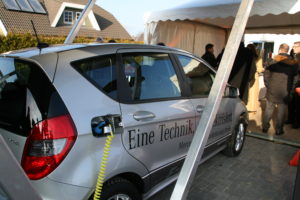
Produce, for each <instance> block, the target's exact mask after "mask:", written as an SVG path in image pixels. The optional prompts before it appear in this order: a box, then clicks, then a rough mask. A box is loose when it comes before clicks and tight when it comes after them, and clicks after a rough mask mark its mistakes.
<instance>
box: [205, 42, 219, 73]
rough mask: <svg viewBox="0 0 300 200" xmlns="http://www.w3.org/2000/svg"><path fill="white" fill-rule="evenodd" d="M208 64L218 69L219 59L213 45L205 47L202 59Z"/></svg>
mask: <svg viewBox="0 0 300 200" xmlns="http://www.w3.org/2000/svg"><path fill="white" fill-rule="evenodd" d="M201 58H202V59H204V60H205V61H206V62H208V63H209V64H210V65H211V66H212V67H213V68H214V69H217V68H218V63H217V59H216V57H215V55H214V45H213V44H207V45H206V46H205V53H204V54H203V55H202V57H201Z"/></svg>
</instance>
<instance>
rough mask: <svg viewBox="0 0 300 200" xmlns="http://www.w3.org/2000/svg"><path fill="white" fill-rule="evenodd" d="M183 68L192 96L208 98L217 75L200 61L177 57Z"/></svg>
mask: <svg viewBox="0 0 300 200" xmlns="http://www.w3.org/2000/svg"><path fill="white" fill-rule="evenodd" d="M177 57H178V60H179V62H180V64H181V66H182V68H183V71H184V74H185V77H186V80H187V82H188V85H189V87H190V89H191V93H192V96H207V95H208V94H209V92H210V89H211V87H212V84H213V81H214V77H215V73H214V72H213V71H212V70H211V69H210V68H209V67H207V66H206V65H205V64H204V63H202V62H199V61H198V60H196V59H194V58H191V57H188V56H183V55H177Z"/></svg>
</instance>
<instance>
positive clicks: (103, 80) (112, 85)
mask: <svg viewBox="0 0 300 200" xmlns="http://www.w3.org/2000/svg"><path fill="white" fill-rule="evenodd" d="M115 56H116V55H105V56H98V57H93V58H88V59H83V60H79V61H74V62H72V63H71V65H72V66H73V67H74V68H75V69H76V70H77V71H78V72H79V73H80V74H81V75H82V76H84V77H85V78H86V79H87V80H88V81H89V82H91V83H92V84H93V85H95V86H96V87H97V88H99V89H100V90H101V91H103V92H104V93H105V94H107V95H108V96H110V97H111V98H113V99H117V79H116V61H115Z"/></svg>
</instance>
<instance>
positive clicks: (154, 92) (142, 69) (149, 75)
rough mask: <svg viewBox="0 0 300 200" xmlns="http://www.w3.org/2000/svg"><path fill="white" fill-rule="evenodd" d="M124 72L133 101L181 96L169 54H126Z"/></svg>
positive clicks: (124, 56)
mask: <svg viewBox="0 0 300 200" xmlns="http://www.w3.org/2000/svg"><path fill="white" fill-rule="evenodd" d="M122 57H123V70H124V73H125V76H126V79H127V81H128V85H129V87H130V89H131V98H132V100H147V99H161V98H174V97H179V96H181V91H180V88H179V83H178V79H177V75H176V73H175V70H174V67H173V64H172V62H171V60H170V57H169V55H168V54H163V53H144V54H142V53H138V54H137V53H135V54H124V55H123V56H122Z"/></svg>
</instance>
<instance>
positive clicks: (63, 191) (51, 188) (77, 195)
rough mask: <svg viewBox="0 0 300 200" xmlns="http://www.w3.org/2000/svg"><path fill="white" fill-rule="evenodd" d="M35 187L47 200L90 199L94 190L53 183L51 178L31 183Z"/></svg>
mask: <svg viewBox="0 0 300 200" xmlns="http://www.w3.org/2000/svg"><path fill="white" fill-rule="evenodd" d="M31 183H32V185H33V187H34V188H35V189H36V190H37V192H38V193H39V194H40V195H41V197H42V199H45V200H50V199H51V200H54V199H55V200H56V199H72V200H77V199H78V200H82V199H88V197H89V196H90V194H91V192H92V190H91V188H86V187H79V186H75V185H70V184H65V183H60V182H56V181H53V180H51V179H49V178H44V179H42V180H37V181H31Z"/></svg>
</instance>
